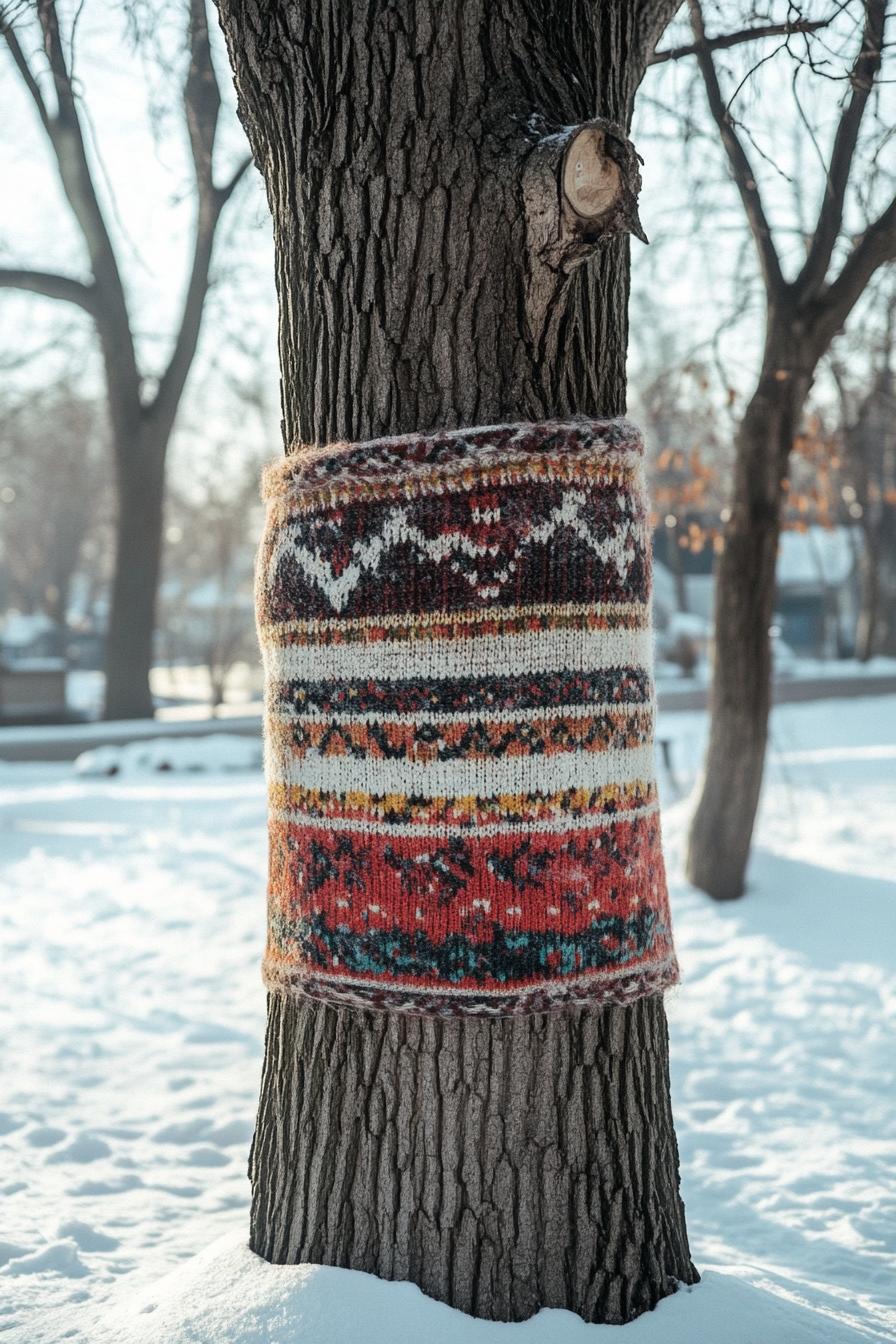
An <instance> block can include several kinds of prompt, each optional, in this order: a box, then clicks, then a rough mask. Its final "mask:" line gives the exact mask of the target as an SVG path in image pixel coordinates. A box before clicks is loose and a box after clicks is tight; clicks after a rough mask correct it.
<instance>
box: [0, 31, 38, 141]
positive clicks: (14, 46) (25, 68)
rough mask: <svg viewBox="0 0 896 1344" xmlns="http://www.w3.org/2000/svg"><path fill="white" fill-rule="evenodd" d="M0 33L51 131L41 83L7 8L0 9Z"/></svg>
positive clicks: (32, 98) (33, 100) (23, 81)
mask: <svg viewBox="0 0 896 1344" xmlns="http://www.w3.org/2000/svg"><path fill="white" fill-rule="evenodd" d="M0 33H2V34H3V38H4V40H5V42H6V45H7V46H8V47H9V50H10V54H11V55H12V59H13V61H14V62H15V65H16V69H17V70H18V72H19V74H20V75H21V77H22V83H23V84H24V85H25V88H26V89H27V90H28V93H29V95H30V97H31V101H32V102H33V103H34V106H35V107H36V108H37V115H38V116H39V117H40V119H41V123H42V124H43V127H44V130H45V131H47V132H49V129H50V113H49V111H48V109H47V105H46V103H45V102H44V96H43V94H42V93H41V91H40V85H39V84H38V82H37V80H36V79H35V78H34V74H33V73H32V70H31V66H30V65H29V64H28V58H27V56H26V55H25V53H24V51H23V50H22V47H21V44H20V42H19V39H18V38H17V37H16V34H15V30H14V29H13V26H12V24H11V23H10V21H9V19H8V17H7V12H6V10H5V9H0Z"/></svg>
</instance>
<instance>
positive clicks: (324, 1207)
mask: <svg viewBox="0 0 896 1344" xmlns="http://www.w3.org/2000/svg"><path fill="white" fill-rule="evenodd" d="M547 1080H549V1084H547ZM546 1084H547V1085H546ZM251 1176H252V1182H253V1202H252V1243H251V1244H252V1246H253V1249H254V1250H255V1251H257V1252H258V1254H259V1255H263V1256H264V1257H265V1259H267V1260H271V1261H273V1262H274V1263H276V1264H296V1263H299V1262H300V1261H310V1262H312V1263H318V1264H331V1265H343V1266H346V1267H349V1268H352V1269H360V1270H366V1271H367V1272H368V1273H370V1274H377V1275H379V1277H380V1278H383V1279H410V1280H411V1281H412V1282H413V1283H416V1284H418V1285H419V1286H420V1287H421V1288H422V1289H423V1291H424V1292H426V1293H429V1294H430V1295H431V1296H432V1297H436V1298H439V1299H440V1300H442V1301H444V1302H448V1303H450V1304H451V1305H452V1306H455V1307H459V1308H460V1309H461V1310H463V1311H467V1312H470V1313H471V1314H473V1315H476V1316H486V1317H491V1318H496V1319H499V1320H522V1319H524V1318H526V1317H528V1316H530V1315H532V1313H533V1312H536V1311H538V1309H539V1308H540V1307H543V1306H545V1307H565V1308H570V1309H572V1310H574V1311H577V1312H579V1314H580V1315H581V1316H583V1317H584V1318H585V1319H586V1320H589V1321H608V1322H623V1321H628V1320H631V1319H632V1318H633V1317H635V1316H637V1315H639V1314H640V1313H641V1312H643V1311H647V1310H649V1309H650V1308H651V1307H653V1306H655V1304H656V1303H657V1301H658V1300H659V1299H660V1298H662V1297H665V1296H666V1295H667V1294H668V1293H670V1292H673V1291H674V1290H675V1288H676V1287H677V1283H676V1280H677V1279H682V1280H684V1281H685V1282H693V1281H694V1278H695V1275H694V1273H693V1270H692V1267H691V1263H690V1257H689V1254H688V1244H687V1236H686V1233H685V1227H684V1219H683V1217H682V1214H681V1203H680V1200H679V1196H678V1153H677V1149H676V1144H675V1133H674V1130H673V1127H672V1115H671V1111H670V1107H669V1078H668V1043H667V1036H666V1022H665V1015H664V1013H663V1003H662V998H661V997H660V996H655V997H653V998H649V999H642V1000H640V1001H639V1002H637V1003H635V1004H633V1005H631V1006H630V1007H627V1008H609V1009H606V1008H605V1009H603V1010H600V1011H597V1012H595V1011H583V1010H574V1011H572V1012H570V1013H567V1014H565V1015H560V1016H550V1015H545V1014H535V1015H529V1016H522V1017H514V1018H508V1019H505V1020H498V1021H489V1020H488V1019H485V1018H468V1019H432V1018H430V1019H426V1018H418V1017H409V1016H405V1015H402V1014H397V1013H396V1014H387V1013H378V1012H369V1011H361V1010H359V1011H348V1012H346V1011H341V1010H339V1009H335V1008H332V1007H329V1006H327V1005H323V1004H315V1003H312V1002H310V1001H309V1002H307V1003H305V1004H303V1005H297V1004H296V1003H295V1002H294V1001H292V1000H290V999H285V998H280V997H277V996H272V998H271V999H270V1004H269V1016H268V1036H267V1044H266V1053H265V1067H264V1078H263V1082H262V1103H261V1109H260V1112H259V1124H258V1128H257V1130H256V1134H255V1142H254V1146H253V1153H252V1159H251Z"/></svg>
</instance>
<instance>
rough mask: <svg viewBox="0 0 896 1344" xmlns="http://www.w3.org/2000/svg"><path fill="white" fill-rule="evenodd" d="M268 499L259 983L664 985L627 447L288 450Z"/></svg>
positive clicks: (482, 1007) (480, 1005) (606, 440)
mask: <svg viewBox="0 0 896 1344" xmlns="http://www.w3.org/2000/svg"><path fill="white" fill-rule="evenodd" d="M264 494H265V497H266V500H267V522H266V526H265V532H264V535H263V538H262V542H261V546H260V548H259V553H258V562H257V578H256V598H257V615H258V629H259V636H260V641H261V646H262V651H263V657H264V665H265V677H266V691H265V701H266V704H265V749H266V770H267V779H268V788H269V804H270V872H269V889H268V913H269V919H268V940H267V948H266V952H265V958H264V979H265V982H266V984H267V986H268V988H269V989H270V990H271V991H272V992H275V993H289V994H304V995H309V996H311V997H313V998H316V999H322V1000H327V1001H331V1002H334V1003H341V1004H352V1005H357V1006H360V1007H379V1008H388V1009H393V1010H396V1011H406V1012H412V1013H422V1014H430V1015H441V1014H445V1015H456V1014H496V1015H506V1014H512V1013H521V1012H545V1011H550V1010H553V1009H558V1008H561V1007H564V1006H566V1005H570V1004H583V1003H588V1002H590V1003H605V1002H614V1003H625V1002H629V1001H631V1000H634V999H637V998H641V997H643V996H645V995H648V994H653V993H656V992H658V991H660V990H662V989H664V988H665V987H667V986H669V985H671V984H673V983H674V982H675V981H676V980H677V979H678V968H677V964H676V960H675V953H674V949H673V943H672V933H671V927H670V920H669V906H668V897H667V891H666V880H665V872H664V867H663V857H662V850H661V844H660V821H659V811H658V801H657V789H656V779H655V770H654V750H653V732H654V693H653V681H652V673H651V661H652V641H651V632H650V575H651V559H650V530H649V520H648V509H647V499H646V491H645V482H644V464H643V444H642V440H641V437H640V435H639V433H638V431H637V430H636V429H635V427H634V426H633V425H631V424H630V423H629V422H628V421H626V420H622V419H614V420H586V419H575V420H569V421H546V422H541V423H537V424H510V425H492V426H488V427H485V428H477V429H460V430H451V431H439V432H431V433H427V434H418V435H406V436H401V437H394V438H383V439H377V440H375V441H372V442H369V443H351V444H335V445H330V446H328V447H323V448H308V449H303V450H301V451H298V452H296V453H294V454H292V455H290V456H288V457H286V458H285V459H283V460H282V461H281V462H279V463H277V464H276V465H274V466H272V467H269V468H268V469H267V471H266V473H265V479H264Z"/></svg>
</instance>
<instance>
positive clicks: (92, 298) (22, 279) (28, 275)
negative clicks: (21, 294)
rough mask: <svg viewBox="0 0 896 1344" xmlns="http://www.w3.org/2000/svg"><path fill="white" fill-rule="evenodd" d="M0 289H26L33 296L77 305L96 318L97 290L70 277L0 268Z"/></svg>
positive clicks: (45, 272)
mask: <svg viewBox="0 0 896 1344" xmlns="http://www.w3.org/2000/svg"><path fill="white" fill-rule="evenodd" d="M0 288H2V289H24V290H28V291H29V292H30V293H31V294H42V295H43V296H44V297H45V298H47V299H62V300H63V302H65V303H76V304H77V305H78V307H79V308H83V309H84V310H85V312H88V313H90V315H91V317H95V316H96V289H95V288H94V286H93V285H85V284H83V283H82V281H80V280H75V279H73V278H72V277H71V276H68V275H56V274H54V273H53V272H51V271H29V270H16V269H15V268H13V267H7V266H0Z"/></svg>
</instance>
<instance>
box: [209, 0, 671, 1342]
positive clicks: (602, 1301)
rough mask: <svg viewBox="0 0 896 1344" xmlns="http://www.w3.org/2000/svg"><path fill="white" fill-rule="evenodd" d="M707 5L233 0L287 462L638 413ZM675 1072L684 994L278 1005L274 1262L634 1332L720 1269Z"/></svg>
mask: <svg viewBox="0 0 896 1344" xmlns="http://www.w3.org/2000/svg"><path fill="white" fill-rule="evenodd" d="M676 8H677V0H668V2H666V0H658V2H653V3H651V2H650V0H645V2H644V3H640V4H633V3H630V0H607V3H603V4H599V5H598V4H594V3H593V0H574V3H572V4H570V5H567V6H563V7H562V8H561V9H560V10H558V9H557V8H556V7H555V6H552V5H550V4H548V3H546V0H499V2H498V3H488V4H486V3H485V0H470V2H469V3H464V4H461V5H459V6H449V7H444V6H442V5H441V4H440V3H439V0H417V3H415V4H413V5H412V4H408V3H407V0H378V3H374V4H371V5H357V6H347V5H345V4H343V3H341V2H340V0H329V3H324V4H323V5H322V6H317V7H315V6H310V7H309V6H293V5H288V4H285V3H273V4H270V3H262V2H261V0H219V12H220V16H221V21H222V26H223V28H224V32H225V36H226V39H227V43H228V48H229V51H230V57H231V62H232V64H233V67H234V72H235V80H236V87H237V94H238V100H239V110H240V115H241V117H242V120H243V122H244V124H245V126H246V129H247V132H248V134H249V139H250V142H251V144H252V148H253V152H254V154H255V158H256V162H257V163H258V165H259V167H260V168H261V170H262V172H263V174H264V177H265V181H266V185H267V192H268V201H269V204H270V207H271V211H272V214H273V218H274V239H275V251H276V275H277V286H278V293H279V299H280V358H281V376H282V407H283V433H284V440H285V445H286V448H287V451H289V450H290V449H293V448H295V447H296V446H297V445H298V444H299V443H301V442H313V443H325V442H328V441H333V440H338V439H343V438H344V439H352V440H358V439H365V438H371V437H375V436H377V435H382V434H395V433H401V432H410V431H423V430H427V429H430V428H433V427H445V428H451V427H455V426H459V425H471V424H488V423H495V422H500V421H507V420H521V419H541V418H544V417H549V416H567V415H572V414H576V413H583V414H595V415H600V414H602V415H615V414H619V413H620V412H621V411H622V410H623V409H624V405H625V351H626V337H627V316H626V310H627V299H628V248H627V242H626V240H625V239H624V238H623V237H621V236H618V233H619V231H620V230H621V229H624V228H628V229H636V228H637V227H638V226H637V216H636V213H634V214H633V213H632V201H631V200H629V199H628V197H627V196H626V195H625V191H628V192H630V193H631V195H632V198H633V196H634V193H635V192H636V190H637V181H636V168H635V167H634V165H635V163H636V160H635V159H634V156H633V154H631V153H630V147H629V146H628V145H627V141H626V140H625V128H626V127H627V125H628V123H629V118H630V112H631V105H632V100H633V96H634V91H635V89H636V87H637V84H638V82H639V81H640V78H641V75H642V74H643V70H644V67H645V64H646V61H647V58H648V56H649V53H650V51H652V49H653V45H654V43H655V41H656V38H657V37H658V36H659V34H660V32H661V31H662V28H663V27H664V25H665V22H666V21H668V19H669V18H670V17H671V15H672V13H673V12H674V10H675V9H676ZM595 118H597V119H599V120H598V121H595ZM583 123H584V124H585V126H584V129H587V130H588V131H589V132H592V131H593V132H599V134H598V135H589V136H588V137H587V141H588V153H589V155H590V154H592V153H598V154H599V153H600V152H601V150H600V147H601V146H602V145H604V144H606V145H607V146H609V149H608V151H607V152H608V153H610V152H611V151H612V156H614V162H615V163H616V164H617V165H618V166H619V167H620V181H621V182H622V185H623V187H624V188H625V191H623V192H622V194H621V195H620V196H619V197H618V198H616V199H615V203H614V204H613V207H612V209H609V210H608V209H606V208H605V207H606V200H605V191H604V188H605V187H606V183H607V181H609V180H611V179H612V180H615V176H614V173H613V171H612V169H610V168H608V169H607V173H606V174H602V173H601V172H596V173H594V172H592V171H591V166H589V165H590V159H589V160H588V162H584V163H583V174H584V177H582V175H581V174H580V175H579V178H576V180H585V181H586V184H587V183H589V182H590V183H591V184H592V185H593V184H594V183H597V187H596V188H595V190H594V191H592V192H591V196H590V198H589V200H588V201H584V200H578V202H576V201H573V200H572V199H571V198H570V197H569V196H568V195H567V196H565V197H564V195H563V191H562V183H563V182H564V180H566V178H567V177H568V176H569V175H567V174H565V169H566V168H567V167H568V155H569V154H570V153H577V152H579V149H578V147H579V146H580V145H581V143H582V142H581V141H578V140H577V138H576V133H575V131H571V129H570V128H575V127H579V128H583ZM600 136H606V140H601V139H600ZM572 176H573V177H574V178H575V174H573V175H572ZM592 209H593V213H589V212H591V211H592ZM667 1059H668V1046H667V1037H666V1025H665V1017H664V1011H663V1004H662V1000H661V998H658V997H655V998H652V999H649V1000H644V1001H642V1002H640V1003H637V1004H635V1005H632V1006H628V1007H624V1008H623V1007H606V1008H602V1009H598V1010H592V1011H582V1010H578V1011H571V1012H568V1013H561V1014H558V1015H543V1014H541V1015H536V1016H531V1017H524V1018H519V1019H503V1020H502V1019H498V1020H485V1019H483V1020H476V1021H463V1022H461V1021H447V1022H446V1021H432V1020H421V1019H416V1018H408V1017H401V1016H392V1015H388V1014H384V1015H381V1014H378V1013H375V1012H363V1011H351V1010H340V1009H335V1008H333V1007H330V1006H325V1005H317V1004H314V1003H312V1002H310V1001H307V1000H304V1001H303V1000H293V999H287V998H279V997H276V996H272V997H271V998H270V1000H269V1007H268V1037H267V1044H266V1053H265V1066H264V1073H263V1078H262V1088H261V1098H260V1104H259V1114H258V1123H257V1128H256V1134H255V1141H254V1145H253V1154H252V1160H251V1170H250V1175H251V1179H252V1185H253V1205H252V1227H251V1244H252V1246H253V1247H254V1249H255V1250H256V1251H258V1253H259V1254H261V1255H263V1256H265V1257H267V1258H269V1259H271V1260H274V1261H277V1262H284V1263H294V1262H297V1261H300V1260H303V1259H304V1260H313V1261H315V1262H318V1263H324V1264H336V1265H343V1266H347V1267H351V1268H356V1269H362V1270H367V1271H369V1272H373V1273H376V1274H379V1275H380V1276H382V1277H385V1278H397V1279H411V1280H412V1281H414V1282H415V1283H418V1284H419V1285H420V1287H421V1288H423V1289H424V1291H426V1292H428V1293H430V1294H432V1295H433V1296H435V1297H438V1298H441V1299H442V1300H444V1301H447V1302H450V1303H453V1304H454V1305H456V1306H459V1307H461V1308H463V1309H464V1310H466V1311H470V1312H473V1313H475V1314H477V1315H480V1316H484V1317H490V1318H494V1319H510V1320H518V1319H522V1318H524V1317H526V1316H529V1315H531V1314H532V1313H533V1312H535V1311H536V1310H538V1308H539V1307H541V1306H544V1305H552V1306H558V1307H566V1308H568V1309H570V1310H573V1311H576V1312H579V1313H580V1314H581V1315H582V1316H583V1317H584V1318H585V1319H586V1320H595V1321H597V1320H601V1321H614V1322H619V1321H625V1320H629V1319H631V1318H632V1317H634V1316H636V1315H638V1314H639V1313H640V1312H642V1311H644V1310H646V1309H648V1308H650V1307H652V1306H654V1305H655V1304H656V1302H657V1301H658V1300H659V1299H660V1298H661V1297H663V1296H665V1295H666V1294H668V1293H670V1292H672V1291H674V1289H675V1287H676V1286H677V1283H678V1281H684V1282H689V1283H690V1282H694V1281H695V1280H696V1277H697V1276H696V1271H695V1270H694V1268H693V1266H692V1264H691V1261H690V1257H689V1253H688V1247H687V1236H686V1231H685V1224H684V1212H683V1206H682V1204H681V1200H680V1198H679V1194H678V1155H677V1149H676V1143H675V1135H674V1130H673V1127H672V1119H671V1111H670V1105H669V1084H668V1067H667Z"/></svg>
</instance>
